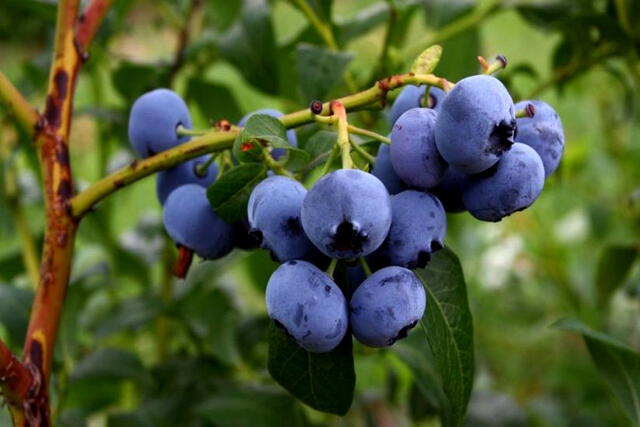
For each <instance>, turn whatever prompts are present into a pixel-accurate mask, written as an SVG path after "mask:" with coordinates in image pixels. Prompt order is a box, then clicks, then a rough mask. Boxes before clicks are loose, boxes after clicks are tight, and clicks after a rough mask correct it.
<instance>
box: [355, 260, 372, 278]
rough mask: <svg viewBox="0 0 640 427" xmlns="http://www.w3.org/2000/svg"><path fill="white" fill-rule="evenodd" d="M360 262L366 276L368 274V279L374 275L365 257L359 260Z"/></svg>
mask: <svg viewBox="0 0 640 427" xmlns="http://www.w3.org/2000/svg"><path fill="white" fill-rule="evenodd" d="M358 262H359V263H360V267H362V271H364V274H366V275H367V277H369V276H371V275H372V274H373V273H372V272H371V268H369V264H368V263H367V260H366V259H365V258H364V257H363V256H361V257H360V258H358Z"/></svg>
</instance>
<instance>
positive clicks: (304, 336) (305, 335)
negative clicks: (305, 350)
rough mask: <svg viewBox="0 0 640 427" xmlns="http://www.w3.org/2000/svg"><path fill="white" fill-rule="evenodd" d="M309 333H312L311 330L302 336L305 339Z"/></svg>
mask: <svg viewBox="0 0 640 427" xmlns="http://www.w3.org/2000/svg"><path fill="white" fill-rule="evenodd" d="M309 335H311V331H307V333H305V334H304V335H303V336H302V339H305V338H306V337H308V336H309Z"/></svg>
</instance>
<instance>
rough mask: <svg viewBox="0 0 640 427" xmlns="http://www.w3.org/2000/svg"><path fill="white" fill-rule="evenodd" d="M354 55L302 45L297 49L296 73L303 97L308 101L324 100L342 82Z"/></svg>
mask: <svg viewBox="0 0 640 427" xmlns="http://www.w3.org/2000/svg"><path fill="white" fill-rule="evenodd" d="M352 59H353V55H352V54H350V53H345V52H335V51H332V50H329V49H326V48H323V47H318V46H312V45H309V44H302V45H300V46H298V48H297V49H296V71H297V73H298V84H299V86H300V90H301V91H302V95H303V96H304V98H305V99H306V100H307V101H311V100H314V99H323V98H324V97H325V96H327V94H328V93H329V91H330V90H331V89H333V88H334V87H336V86H337V85H338V84H339V83H340V82H341V81H342V75H343V74H344V71H345V69H346V68H347V65H348V64H349V62H351V60H352Z"/></svg>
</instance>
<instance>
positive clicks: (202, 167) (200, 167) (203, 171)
mask: <svg viewBox="0 0 640 427" xmlns="http://www.w3.org/2000/svg"><path fill="white" fill-rule="evenodd" d="M218 154H220V153H213V154H211V156H209V158H208V159H207V161H206V162H203V163H198V164H197V165H196V175H198V176H199V177H200V178H202V177H205V176H207V172H208V171H209V167H210V166H211V165H212V164H213V162H214V161H215V160H216V158H217V157H218Z"/></svg>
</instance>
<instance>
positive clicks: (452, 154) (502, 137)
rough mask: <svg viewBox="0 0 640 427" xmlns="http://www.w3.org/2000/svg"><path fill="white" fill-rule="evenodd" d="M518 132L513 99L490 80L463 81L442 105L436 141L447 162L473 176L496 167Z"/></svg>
mask: <svg viewBox="0 0 640 427" xmlns="http://www.w3.org/2000/svg"><path fill="white" fill-rule="evenodd" d="M515 129H516V118H515V109H514V105H513V101H512V100H511V96H510V95H509V92H507V89H506V88H505V87H504V85H503V84H502V83H500V81H499V80H497V79H496V78H494V77H491V76H485V75H481V76H471V77H467V78H465V79H462V80H460V81H459V82H458V83H456V85H455V86H454V87H453V89H452V90H451V91H450V92H449V93H448V94H447V96H446V97H445V98H444V100H443V101H442V104H441V107H440V110H439V111H438V119H437V121H436V128H435V138H436V144H437V146H438V150H439V151H440V154H441V155H442V157H444V159H445V160H446V161H447V162H448V163H449V164H450V165H452V166H454V167H456V168H458V169H459V170H460V171H461V172H464V173H468V174H474V173H479V172H482V171H484V170H486V169H489V168H490V167H491V166H493V165H494V164H495V163H496V162H497V161H498V160H499V159H500V156H501V155H502V154H503V153H504V152H505V151H508V150H509V148H511V145H512V144H513V138H514V133H515Z"/></svg>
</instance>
